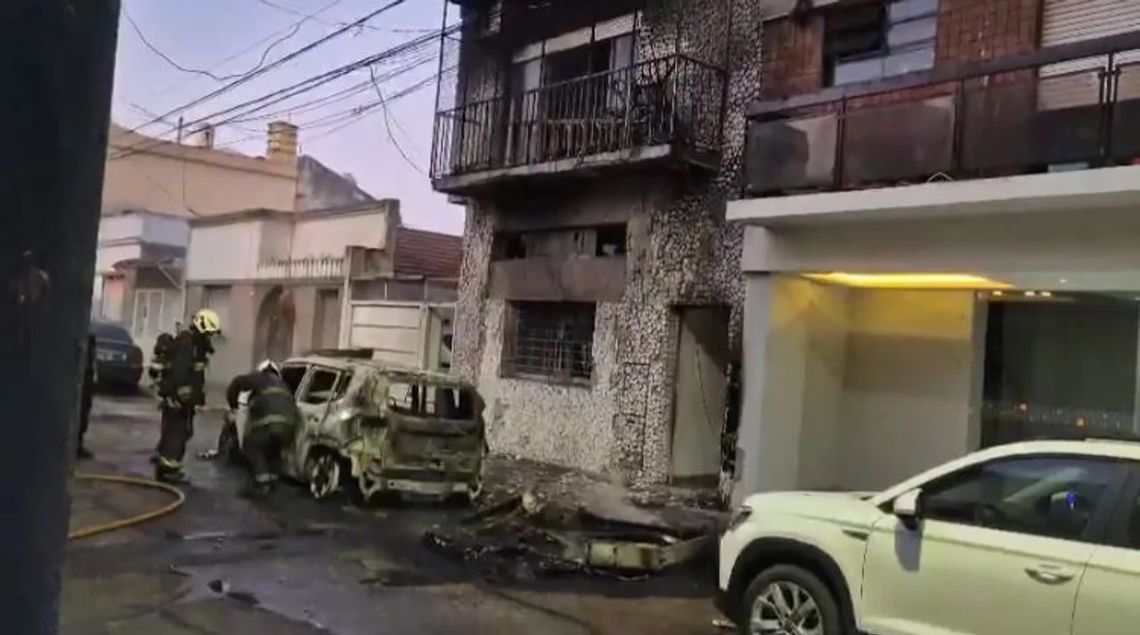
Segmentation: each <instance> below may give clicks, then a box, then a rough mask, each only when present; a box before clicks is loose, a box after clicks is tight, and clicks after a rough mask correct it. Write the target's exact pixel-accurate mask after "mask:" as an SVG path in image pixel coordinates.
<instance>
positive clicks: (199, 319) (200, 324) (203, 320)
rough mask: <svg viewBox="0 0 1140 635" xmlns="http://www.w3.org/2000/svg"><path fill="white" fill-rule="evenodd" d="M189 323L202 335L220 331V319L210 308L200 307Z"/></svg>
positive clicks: (215, 333)
mask: <svg viewBox="0 0 1140 635" xmlns="http://www.w3.org/2000/svg"><path fill="white" fill-rule="evenodd" d="M190 325H191V326H193V327H194V330H196V331H198V332H199V333H201V334H203V335H217V334H218V333H221V332H222V320H221V318H219V317H218V314H217V312H215V311H213V310H211V309H202V310H200V311H198V312H197V313H195V314H194V319H193V320H191V321H190Z"/></svg>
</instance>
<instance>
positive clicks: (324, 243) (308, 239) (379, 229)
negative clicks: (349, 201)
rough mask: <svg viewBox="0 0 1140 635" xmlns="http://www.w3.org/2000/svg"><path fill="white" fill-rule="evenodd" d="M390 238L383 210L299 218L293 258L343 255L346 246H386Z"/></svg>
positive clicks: (294, 237)
mask: <svg viewBox="0 0 1140 635" xmlns="http://www.w3.org/2000/svg"><path fill="white" fill-rule="evenodd" d="M387 241H388V223H387V219H386V216H385V213H384V212H373V213H365V214H344V215H339V216H327V217H322V218H314V219H303V220H299V221H298V222H297V224H296V225H295V226H294V228H293V247H292V257H293V258H308V257H316V256H343V255H344V250H345V248H346V247H349V246H353V247H369V248H372V249H383V248H384V247H386V246H387Z"/></svg>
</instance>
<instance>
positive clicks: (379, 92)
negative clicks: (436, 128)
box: [368, 66, 427, 174]
mask: <svg viewBox="0 0 1140 635" xmlns="http://www.w3.org/2000/svg"><path fill="white" fill-rule="evenodd" d="M368 75H369V77H370V78H371V80H372V86H373V87H374V88H375V89H376V96H377V97H379V98H380V108H381V109H382V110H383V111H384V129H385V131H386V132H387V133H388V140H389V141H391V142H392V146H393V147H395V148H396V152H398V153H399V154H400V157H401V158H403V159H404V163H407V164H408V165H410V166H412V168H413V169H414V170H415V171H417V172H419V173H420V174H427V173H426V172H424V169H423V168H421V167H420V166H419V165H418V164H417V163H416V162H415V161H413V160H412V158H411V157H409V156H408V153H407V152H405V151H404V148H403V147H402V146H401V145H400V142H399V141H397V140H396V135H394V134H392V117H391V113H389V112H388V104H387V102H385V101H384V90H383V89H381V88H380V84H379V83H377V81H376V71H375V70H374V69H373V68H372V67H371V66H369V67H368ZM397 123H398V122H397ZM404 134H405V135H406V134H408V133H407V131H405V132H404Z"/></svg>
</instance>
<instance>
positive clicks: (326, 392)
mask: <svg viewBox="0 0 1140 635" xmlns="http://www.w3.org/2000/svg"><path fill="white" fill-rule="evenodd" d="M338 377H340V373H337V372H336V371H331V370H325V369H322V368H314V369H313V377H312V378H311V379H310V380H309V388H308V390H306V391H305V396H304V397H302V398H301V401H303V402H305V403H307V404H312V405H315V406H319V405H321V404H326V403H328V402H330V401H332V400H333V398H334V395H335V388H336V381H337V378H338Z"/></svg>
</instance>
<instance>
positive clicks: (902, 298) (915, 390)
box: [841, 290, 982, 489]
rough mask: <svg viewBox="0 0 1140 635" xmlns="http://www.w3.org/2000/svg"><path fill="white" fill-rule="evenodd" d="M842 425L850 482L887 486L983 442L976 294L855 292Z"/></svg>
mask: <svg viewBox="0 0 1140 635" xmlns="http://www.w3.org/2000/svg"><path fill="white" fill-rule="evenodd" d="M850 295H851V303H850V307H849V311H850V312H849V332H848V337H847V366H846V371H845V374H844V384H843V387H844V395H843V403H842V422H841V443H842V445H841V447H842V450H841V453H842V457H843V461H842V463H843V472H842V480H841V483H842V485H843V486H844V487H845V488H852V489H879V488H882V487H886V486H887V485H891V484H893V483H895V482H898V481H900V480H902V479H904V478H906V477H908V476H913V475H914V474H916V473H918V472H919V471H921V470H924V469H926V468H929V467H933V466H935V465H937V464H939V463H941V462H943V461H946V460H949V459H951V458H957V457H959V456H961V455H963V454H965V453H966V452H969V451H972V450H975V449H977V448H976V447H973V446H972V445H971V439H972V438H973V437H972V431H971V426H973V425H976V424H975V423H974V422H973V421H972V403H971V401H972V399H973V395H974V393H975V391H976V388H977V385H978V384H980V381H981V378H980V377H977V376H975V370H974V368H975V363H974V361H975V355H977V354H981V352H982V351H981V349H980V347H979V346H978V343H979V342H978V337H979V335H980V334H978V333H975V327H974V324H975V320H974V311H975V300H974V294H973V293H972V292H970V291H884V290H857V291H852V292H851V294H850Z"/></svg>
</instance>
